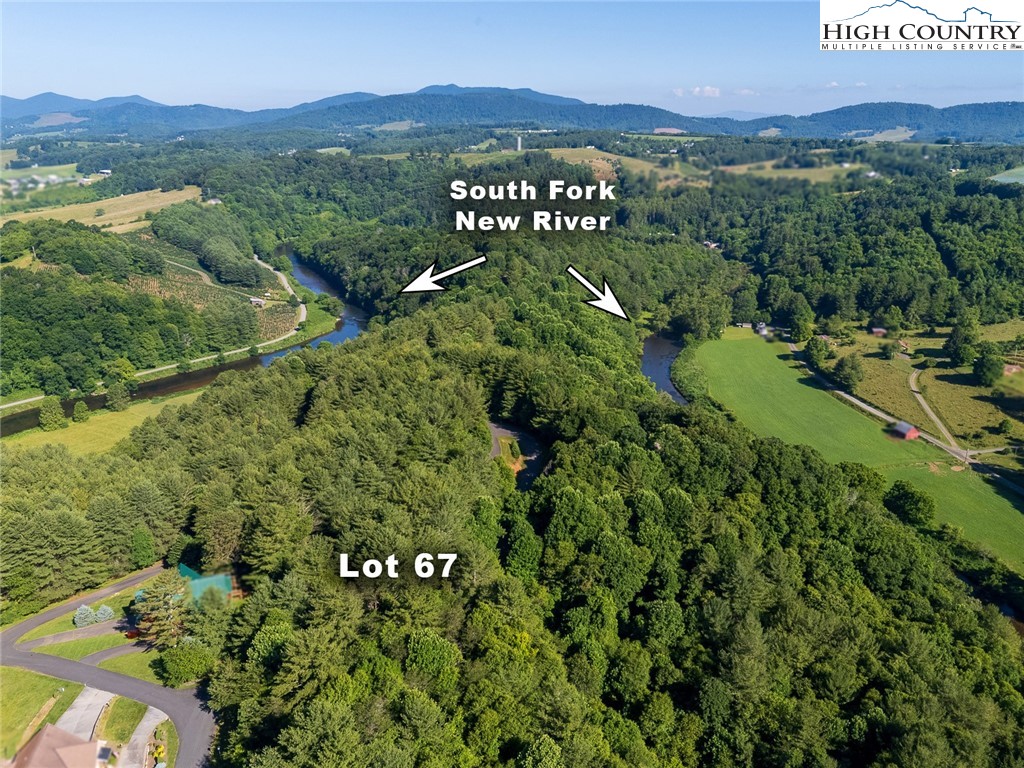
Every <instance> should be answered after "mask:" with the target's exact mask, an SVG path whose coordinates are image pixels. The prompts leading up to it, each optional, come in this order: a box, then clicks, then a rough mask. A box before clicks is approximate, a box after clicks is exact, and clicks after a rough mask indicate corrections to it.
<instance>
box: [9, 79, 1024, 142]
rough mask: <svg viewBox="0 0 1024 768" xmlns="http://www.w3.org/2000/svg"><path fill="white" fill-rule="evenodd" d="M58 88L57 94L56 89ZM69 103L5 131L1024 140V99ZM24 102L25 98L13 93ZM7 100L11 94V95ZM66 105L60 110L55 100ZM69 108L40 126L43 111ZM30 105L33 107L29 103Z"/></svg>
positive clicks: (431, 92) (429, 96)
mask: <svg viewBox="0 0 1024 768" xmlns="http://www.w3.org/2000/svg"><path fill="white" fill-rule="evenodd" d="M51 97H53V98H51ZM129 98H130V100H120V102H121V103H116V104H109V103H107V102H109V100H104V101H101V102H86V103H85V104H78V105H75V104H72V102H74V101H76V100H67V98H66V97H56V96H55V95H53V94H42V95H40V96H37V97H33V98H32V99H26V100H22V101H20V102H19V103H17V104H15V105H14V110H13V111H9V110H8V109H7V108H6V107H5V109H4V117H3V119H4V132H5V133H6V134H12V133H31V132H33V131H38V130H42V129H43V128H44V127H45V128H46V130H53V126H54V120H58V121H60V120H62V119H63V120H64V121H66V123H67V124H70V123H72V122H73V123H74V126H75V130H76V131H79V132H82V131H84V132H87V133H89V134H124V133H127V134H129V135H131V136H134V137H138V138H147V137H149V138H160V137H169V136H173V135H175V134H180V133H189V132H197V131H204V130H211V129H242V130H245V131H258V132H267V133H269V132H273V131H291V130H301V129H305V130H313V131H318V132H330V133H332V134H333V133H336V132H338V131H343V130H344V131H350V130H355V129H358V128H365V127H372V126H379V125H384V124H389V123H401V122H406V121H411V122H413V123H421V124H424V125H427V126H429V127H432V128H437V127H441V126H471V125H472V126H521V127H525V128H547V129H552V128H557V129H569V128H577V129H605V130H616V131H627V130H628V131H640V132H646V131H651V130H653V129H654V128H677V129H680V130H683V131H686V132H689V133H705V134H726V135H736V136H756V135H759V134H762V133H764V132H765V131H771V132H772V133H773V134H777V135H779V136H786V137H817V138H850V137H854V138H856V137H861V136H870V135H874V134H878V133H882V132H884V131H889V130H892V129H895V128H897V127H899V126H905V127H907V128H908V129H909V130H910V131H911V132H912V136H913V138H914V139H915V140H938V139H948V140H956V141H970V142H998V143H1024V103H1022V102H992V103H985V104H964V105H958V106H954V107H946V108H943V109H939V108H936V107H931V106H928V105H923V104H905V103H900V102H887V103H872V104H859V105H854V106H848V107H841V108H839V109H834V110H829V111H826V112H819V113H815V114H811V115H805V116H800V117H798V116H793V115H778V116H773V117H760V118H757V119H753V120H734V119H731V118H729V117H687V116H685V115H680V114H676V113H674V112H670V111H668V110H665V109H659V108H657V107H650V106H644V105H640V104H612V105H602V104H587V103H584V102H582V101H579V100H578V99H570V98H565V97H562V96H556V95H551V94H543V93H538V92H536V91H533V90H530V89H527V88H521V89H508V88H486V87H479V88H463V87H459V86H456V85H433V86H427V87H426V88H423V89H421V90H419V91H417V92H416V93H409V94H398V95H391V96H377V95H375V94H371V93H362V92H357V93H349V94H340V95H338V96H332V97H329V98H326V99H321V100H319V101H314V102H308V103H304V104H299V105H296V106H294V107H291V108H287V109H264V110H258V111H255V112H245V111H242V110H235V109H223V108H220V107H213V106H208V105H203V104H195V105H189V106H163V105H158V104H155V103H153V102H147V101H146V100H144V99H139V98H137V97H129ZM14 101H18V100H14ZM4 103H5V104H6V103H7V101H5V102H4ZM58 106H60V107H61V109H60V110H58V109H57V107H58ZM44 107H45V108H46V109H45V112H51V113H52V112H58V111H62V112H65V113H66V115H65V117H64V118H59V117H56V118H52V117H51V119H49V120H46V121H44V122H46V123H47V125H46V126H37V125H36V122H37V115H38V114H40V113H41V112H43V111H44V110H43V108H44ZM26 110H35V111H34V112H29V111H26Z"/></svg>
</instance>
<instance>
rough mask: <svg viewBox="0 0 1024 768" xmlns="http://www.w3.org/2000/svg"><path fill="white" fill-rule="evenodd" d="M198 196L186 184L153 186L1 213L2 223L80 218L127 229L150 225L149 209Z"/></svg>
mask: <svg viewBox="0 0 1024 768" xmlns="http://www.w3.org/2000/svg"><path fill="white" fill-rule="evenodd" d="M198 199H199V187H185V188H184V189H176V190H173V191H171V192H161V191H160V190H158V189H153V190H150V191H149V192H136V193H134V194H131V195H121V196H120V197H111V198H108V199H106V200H96V201H94V202H91V203H78V204H77V205H65V206H62V207H55V208H37V209H35V210H32V211H22V212H20V213H12V214H10V215H9V216H0V226H3V225H4V224H6V223H7V222H8V221H28V220H30V219H56V220H58V221H80V222H82V223H83V224H89V225H94V226H98V227H103V228H105V229H110V230H111V231H112V232H126V231H128V230H131V229H138V228H139V227H144V226H146V225H147V223H148V222H147V221H146V220H145V219H144V218H143V216H144V215H145V214H146V212H147V211H159V210H161V209H162V208H166V207H167V206H169V205H174V204H175V203H183V202H185V201H186V200H198ZM98 211H102V215H97V212H98Z"/></svg>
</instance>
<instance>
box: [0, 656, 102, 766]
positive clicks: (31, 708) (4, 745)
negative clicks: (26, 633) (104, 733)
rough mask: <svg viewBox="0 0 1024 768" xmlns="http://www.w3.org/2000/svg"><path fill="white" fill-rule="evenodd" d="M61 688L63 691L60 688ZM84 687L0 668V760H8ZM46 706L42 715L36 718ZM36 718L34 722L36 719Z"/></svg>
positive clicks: (57, 715)
mask: <svg viewBox="0 0 1024 768" xmlns="http://www.w3.org/2000/svg"><path fill="white" fill-rule="evenodd" d="M62 688H63V691H62V690H61V689H62ZM82 688H84V686H83V685H82V684H81V683H69V682H67V681H66V680H58V679H57V678H54V677H47V676H46V675H40V674H37V673H35V672H29V671H28V670H27V669H16V668H14V667H0V710H2V711H3V717H0V760H8V759H10V758H11V757H13V756H14V752H15V751H16V750H17V748H18V747H19V746H21V744H22V742H23V741H27V740H28V739H29V738H31V737H32V733H26V731H27V730H28V728H29V726H33V728H32V732H33V733H34V732H35V731H36V730H37V729H38V728H40V727H42V726H43V724H44V723H55V722H57V719H58V718H59V717H60V716H61V715H63V714H64V711H65V710H66V709H67V708H68V707H69V706H71V702H73V701H74V700H75V698H76V697H77V696H78V694H79V693H81V692H82ZM44 707H46V708H48V709H47V712H46V714H45V716H43V717H39V715H40V714H41V713H42V710H43V708H44ZM37 719H38V722H36V720H37Z"/></svg>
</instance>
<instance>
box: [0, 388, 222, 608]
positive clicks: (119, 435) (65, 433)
mask: <svg viewBox="0 0 1024 768" xmlns="http://www.w3.org/2000/svg"><path fill="white" fill-rule="evenodd" d="M201 394H202V390H195V391H192V392H185V393H184V394H181V395H174V396H169V397H165V398H159V399H153V400H141V401H139V402H137V403H134V404H133V405H132V406H131V407H130V408H128V409H127V410H124V411H106V410H103V411H94V412H93V413H92V415H91V416H90V417H89V420H88V421H83V422H77V423H76V422H72V423H71V424H70V425H69V426H68V427H67V428H66V429H58V430H55V431H53V432H43V431H42V430H41V429H30V430H26V431H25V432H19V433H18V434H16V435H11V436H10V437H5V438H4V439H3V445H4V447H7V448H9V447H11V446H15V445H17V446H24V447H26V448H36V447H38V446H40V445H45V444H47V443H60V444H61V445H66V446H67V448H68V450H69V451H71V453H73V454H76V455H83V454H87V453H101V452H103V451H108V450H110V449H111V448H113V447H114V446H115V445H116V444H117V443H118V442H119V441H120V440H122V439H123V438H125V437H127V436H128V433H129V432H131V431H132V429H134V428H135V427H137V426H139V425H140V424H141V423H142V422H143V421H145V420H146V419H148V418H149V417H150V416H156V415H157V414H158V413H160V411H162V410H163V409H164V408H166V407H167V406H169V405H185V404H187V403H191V402H192V401H193V400H195V399H196V398H197V397H199V395H201ZM111 607H113V606H111Z"/></svg>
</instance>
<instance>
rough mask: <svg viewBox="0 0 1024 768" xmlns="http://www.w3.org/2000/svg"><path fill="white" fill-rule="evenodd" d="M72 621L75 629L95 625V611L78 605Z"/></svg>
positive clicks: (86, 606)
mask: <svg viewBox="0 0 1024 768" xmlns="http://www.w3.org/2000/svg"><path fill="white" fill-rule="evenodd" d="M72 621H73V622H74V624H75V626H76V627H88V626H89V625H91V624H95V623H96V621H97V618H96V611H94V610H93V609H92V608H90V607H89V606H88V605H80V606H78V610H76V611H75V616H74V618H73V619H72Z"/></svg>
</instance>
